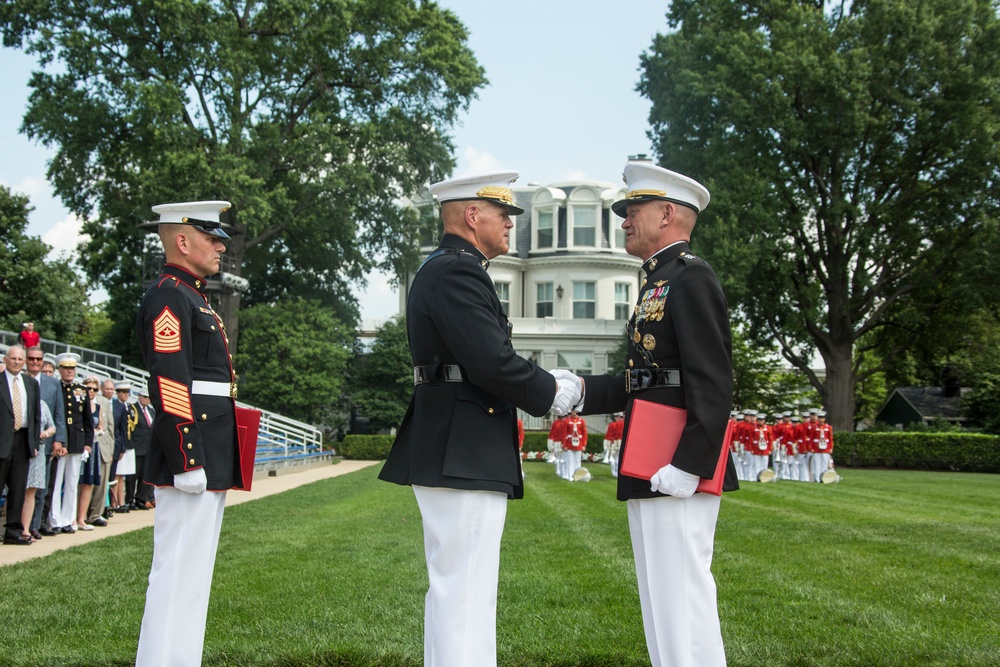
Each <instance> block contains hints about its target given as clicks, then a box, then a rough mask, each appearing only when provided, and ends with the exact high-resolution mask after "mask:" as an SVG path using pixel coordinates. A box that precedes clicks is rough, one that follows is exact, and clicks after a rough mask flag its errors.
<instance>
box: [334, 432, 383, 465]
mask: <svg viewBox="0 0 1000 667" xmlns="http://www.w3.org/2000/svg"><path fill="white" fill-rule="evenodd" d="M395 439H396V436H394V435H345V436H344V441H343V442H342V443H340V447H339V449H340V455H341V456H343V457H344V458H345V459H354V460H356V461H381V460H382V459H385V458H388V456H389V450H390V449H392V441H393V440H395Z"/></svg>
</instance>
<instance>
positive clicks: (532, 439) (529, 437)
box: [521, 431, 604, 454]
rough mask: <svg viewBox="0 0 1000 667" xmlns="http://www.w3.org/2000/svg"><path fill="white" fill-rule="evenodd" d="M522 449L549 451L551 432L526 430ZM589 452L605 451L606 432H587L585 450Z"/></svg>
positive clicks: (527, 450) (598, 452)
mask: <svg viewBox="0 0 1000 667" xmlns="http://www.w3.org/2000/svg"><path fill="white" fill-rule="evenodd" d="M521 451H524V452H547V451H549V434H548V431H526V432H525V434H524V446H523V447H521ZM584 451H585V452H587V453H589V454H600V453H601V452H603V451H604V434H603V433H594V432H593V431H591V432H589V433H588V434H587V449H585V450H584Z"/></svg>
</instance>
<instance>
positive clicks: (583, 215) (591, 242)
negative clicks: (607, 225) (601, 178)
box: [567, 186, 601, 248]
mask: <svg viewBox="0 0 1000 667" xmlns="http://www.w3.org/2000/svg"><path fill="white" fill-rule="evenodd" d="M567 209H568V211H569V213H568V222H569V227H570V230H571V232H570V234H569V240H570V242H569V246H570V247H571V248H599V247H601V235H600V230H601V197H600V195H599V194H598V193H597V191H595V190H594V189H593V188H589V187H586V186H581V187H577V188H573V192H571V193H570V196H569V202H568V206H567Z"/></svg>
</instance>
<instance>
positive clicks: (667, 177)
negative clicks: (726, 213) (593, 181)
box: [611, 160, 711, 218]
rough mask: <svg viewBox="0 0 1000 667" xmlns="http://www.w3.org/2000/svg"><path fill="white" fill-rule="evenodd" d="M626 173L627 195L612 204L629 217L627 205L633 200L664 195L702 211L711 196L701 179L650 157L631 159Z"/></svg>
mask: <svg viewBox="0 0 1000 667" xmlns="http://www.w3.org/2000/svg"><path fill="white" fill-rule="evenodd" d="M622 176H623V177H624V179H625V186H626V187H627V188H628V192H627V194H626V195H625V199H620V200H618V201H616V202H615V203H614V204H612V205H611V208H612V210H614V212H615V213H616V214H617V215H619V216H620V217H622V218H624V217H626V215H627V214H626V212H625V209H626V208H627V207H628V205H629V204H632V203H637V202H644V201H651V200H653V199H660V200H663V201H669V202H673V203H675V204H681V205H683V206H687V207H688V208H692V209H694V210H695V212H697V213H701V212H702V211H704V210H705V207H707V206H708V202H709V200H710V199H711V195H709V193H708V189H707V188H706V187H705V186H704V185H702V184H701V183H699V182H698V181H696V180H694V179H693V178H688V177H687V176H685V175H683V174H678V173H677V172H676V171H670V170H669V169H664V168H663V167H657V166H656V165H655V164H653V163H652V162H648V161H646V160H631V161H629V162H627V163H626V164H625V169H624V170H623V171H622Z"/></svg>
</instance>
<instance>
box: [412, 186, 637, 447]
mask: <svg viewBox="0 0 1000 667" xmlns="http://www.w3.org/2000/svg"><path fill="white" fill-rule="evenodd" d="M512 190H513V193H514V197H515V199H516V200H517V205H518V206H519V207H521V208H523V209H524V213H523V214H522V215H519V216H516V218H514V229H512V230H511V239H510V241H511V243H510V252H509V253H508V254H506V255H502V256H500V257H497V258H495V259H493V260H492V261H491V262H490V268H489V273H490V276H491V277H492V278H493V282H494V284H495V285H496V288H497V295H498V296H499V297H500V301H501V303H502V304H503V307H504V310H506V311H507V315H508V317H509V318H510V321H511V323H512V324H513V327H514V328H513V339H512V340H513V344H514V348H515V349H516V350H517V351H518V353H519V354H520V355H521V356H523V357H525V358H527V359H531V360H532V361H534V362H536V363H538V364H539V365H541V366H542V368H545V369H552V368H568V369H570V370H573V371H576V372H581V373H605V372H619V371H623V370H624V359H611V358H609V353H611V352H612V351H613V350H614V349H615V348H616V347H618V346H620V345H621V344H622V341H623V340H624V337H625V325H626V323H627V321H628V319H629V317H630V316H631V311H632V307H633V305H634V303H635V299H636V296H637V290H638V288H639V279H640V273H641V269H640V266H641V262H640V261H639V260H638V259H636V258H635V257H632V256H630V255H627V254H626V253H625V233H624V232H623V231H622V229H621V222H622V219H621V218H619V217H618V216H617V215H615V214H614V212H612V210H611V204H612V202H615V201H617V200H619V199H622V198H624V196H625V188H624V187H621V186H615V185H613V184H611V183H603V182H597V181H567V182H562V183H553V184H551V185H548V186H542V185H539V184H536V183H529V184H528V185H527V186H523V187H517V186H516V185H515V186H514V187H512ZM429 203H430V200H425V201H423V202H418V203H417V206H421V205H427V204H429ZM515 232H516V234H515ZM515 237H516V238H515ZM435 247H437V243H436V240H435V242H434V244H433V245H427V246H424V247H422V248H421V252H422V253H423V255H424V256H427V255H428V254H429V253H430V252H432V251H433V250H434V248H435ZM411 280H412V276H410V277H408V279H407V280H401V281H400V283H401V284H405V285H407V289H401V290H400V297H399V298H400V303H399V306H400V312H401V313H405V312H406V298H407V294H408V291H409V290H408V287H409V284H410V281H411ZM521 417H522V419H523V420H524V425H525V428H546V427H547V424H548V422H547V421H544V420H541V419H535V418H533V417H531V416H530V415H527V414H522V415H521ZM605 423H606V422H605V420H604V419H603V418H601V417H598V416H596V415H595V416H593V417H589V418H587V424H588V426H590V427H591V428H592V429H594V430H600V431H603V430H604V428H605Z"/></svg>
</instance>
